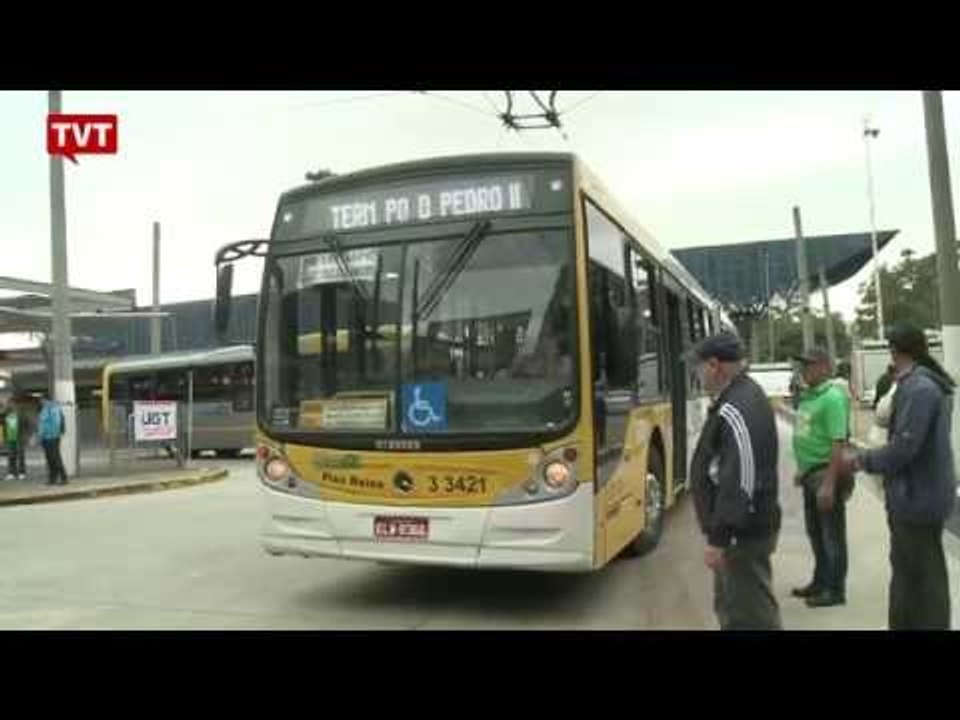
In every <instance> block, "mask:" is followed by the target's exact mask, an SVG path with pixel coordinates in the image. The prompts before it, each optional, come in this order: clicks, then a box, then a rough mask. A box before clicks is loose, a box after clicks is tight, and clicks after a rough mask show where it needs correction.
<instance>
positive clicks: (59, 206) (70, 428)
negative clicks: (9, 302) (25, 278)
mask: <svg viewBox="0 0 960 720" xmlns="http://www.w3.org/2000/svg"><path fill="white" fill-rule="evenodd" d="M62 107H63V97H62V93H61V92H60V91H59V90H51V91H50V92H49V94H48V108H49V112H50V114H58V113H60V112H61V111H62ZM65 196H66V193H65V189H64V178H63V156H62V155H50V266H51V268H50V269H51V275H52V280H53V293H52V297H51V300H52V301H53V302H52V309H53V317H52V318H51V319H50V322H51V325H52V330H53V332H52V333H51V341H52V348H51V354H52V355H53V388H51V389H52V391H53V393H52V394H53V398H54V399H55V400H56V401H57V402H58V403H60V406H61V408H62V409H63V415H64V419H65V420H66V426H67V427H66V432H65V433H64V435H63V445H62V447H63V453H62V455H63V465H64V469H65V470H66V471H67V475H68V476H69V477H75V476H76V474H77V467H78V466H79V462H80V452H79V450H80V448H79V445H80V444H79V442H78V439H79V436H80V428H79V427H78V423H77V420H78V413H77V405H76V392H75V390H74V384H73V348H72V347H71V337H72V333H71V328H70V296H69V294H68V292H67V208H66V200H65Z"/></svg>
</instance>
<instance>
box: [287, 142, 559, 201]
mask: <svg viewBox="0 0 960 720" xmlns="http://www.w3.org/2000/svg"><path fill="white" fill-rule="evenodd" d="M574 159H575V156H574V155H572V154H571V153H556V152H554V153H548V152H545V153H483V154H472V155H446V156H440V157H434V158H425V159H422V160H408V161H406V162H399V163H392V164H390V165H379V166H377V167H371V168H364V169H362V170H355V171H354V172H350V173H345V174H343V175H330V176H329V177H326V178H324V179H323V180H319V181H317V182H312V183H309V184H306V185H300V186H298V187H296V188H293V189H292V190H288V191H287V192H285V193H283V195H282V196H281V201H283V200H289V199H291V198H292V197H297V196H300V195H312V194H314V193H316V192H318V191H321V190H322V191H323V192H325V193H326V192H334V191H337V190H340V189H343V188H347V187H351V186H353V185H362V184H364V183H367V182H371V181H377V180H383V179H384V178H392V177H396V176H403V175H424V174H430V173H431V172H436V173H444V172H448V171H450V170H457V169H462V168H463V167H464V166H465V165H467V166H470V168H471V169H482V168H483V167H484V166H489V167H490V168H491V169H496V168H500V167H503V165H505V164H508V165H530V166H535V167H536V166H542V165H544V164H550V163H557V164H560V163H568V164H569V163H572V162H573V161H574Z"/></svg>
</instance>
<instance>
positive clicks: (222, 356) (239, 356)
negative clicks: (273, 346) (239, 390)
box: [104, 345, 254, 375]
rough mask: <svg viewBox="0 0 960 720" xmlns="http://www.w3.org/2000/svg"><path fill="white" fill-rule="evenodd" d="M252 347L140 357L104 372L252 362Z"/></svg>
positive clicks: (126, 360) (110, 367) (113, 363)
mask: <svg viewBox="0 0 960 720" xmlns="http://www.w3.org/2000/svg"><path fill="white" fill-rule="evenodd" d="M253 359H254V353H253V346H252V345H231V346H230V347H222V348H215V349H213V350H192V351H189V352H173V353H162V354H160V355H141V356H139V357H130V358H126V359H124V360H118V361H117V362H112V363H109V364H108V365H107V366H106V367H105V368H104V372H106V373H109V374H111V375H120V374H127V373H135V372H151V371H157V370H170V369H175V368H192V367H203V366H207V365H220V364H221V363H230V362H246V361H250V362H252V361H253Z"/></svg>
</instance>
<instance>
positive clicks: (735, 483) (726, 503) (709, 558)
mask: <svg viewBox="0 0 960 720" xmlns="http://www.w3.org/2000/svg"><path fill="white" fill-rule="evenodd" d="M743 356H744V354H743V346H742V345H741V344H740V341H739V340H738V339H737V337H736V336H735V335H732V334H729V333H720V334H719V335H714V336H711V337H708V338H706V339H704V340H703V341H702V342H701V343H700V344H699V345H698V346H697V347H696V349H695V350H694V352H693V355H692V358H691V360H692V362H693V364H694V365H695V366H696V368H697V373H698V374H699V376H700V379H701V381H702V383H703V385H704V387H706V389H707V391H708V392H709V393H710V395H711V396H713V397H714V398H715V399H714V402H713V404H712V405H711V407H710V411H709V413H708V415H707V421H706V423H705V424H704V427H703V431H702V432H701V434H700V441H699V442H698V443H697V448H696V451H695V452H694V456H693V462H692V465H691V468H690V476H691V479H692V489H693V496H694V503H695V506H696V511H697V520H698V522H699V524H700V529H701V532H703V534H704V535H705V536H706V540H707V548H706V550H705V552H704V560H705V562H706V565H707V567H709V568H710V569H711V570H713V572H714V593H715V595H714V610H715V612H716V614H717V619H718V621H719V623H720V628H721V629H723V630H779V629H781V627H782V623H781V620H780V608H779V606H778V604H777V599H776V596H775V595H774V594H773V571H772V569H771V565H770V556H771V555H772V554H773V552H774V550H775V549H776V545H777V536H778V534H779V532H780V504H779V502H778V499H777V451H778V440H777V426H776V420H775V419H774V415H773V408H772V406H771V405H770V401H769V400H768V398H767V396H766V394H765V393H764V391H763V389H762V388H761V387H760V386H759V385H758V384H757V383H756V382H755V381H754V380H753V379H752V378H751V377H750V376H749V375H748V374H747V373H746V372H745V371H744V368H743Z"/></svg>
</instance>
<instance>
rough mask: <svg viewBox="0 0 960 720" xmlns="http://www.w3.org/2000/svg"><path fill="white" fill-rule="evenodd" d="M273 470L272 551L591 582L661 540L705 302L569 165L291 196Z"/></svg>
mask: <svg viewBox="0 0 960 720" xmlns="http://www.w3.org/2000/svg"><path fill="white" fill-rule="evenodd" d="M245 255H258V256H261V257H264V259H265V260H264V271H263V280H262V286H261V291H260V301H259V311H258V312H259V317H258V330H257V343H256V351H257V378H256V382H257V387H256V398H257V461H256V464H257V471H258V476H259V479H260V483H259V488H260V492H261V494H262V501H263V505H262V506H263V511H264V520H265V521H264V525H263V529H262V532H261V543H262V545H263V547H264V548H265V550H266V551H267V552H269V553H271V554H273V555H294V556H303V557H315V556H320V557H338V558H347V559H363V560H374V561H379V562H386V563H411V564H432V565H445V566H458V567H470V568H511V569H530V570H541V571H589V570H596V569H599V568H601V567H603V566H604V565H606V564H607V563H609V562H610V561H611V560H613V559H614V558H616V557H618V556H621V555H641V554H645V553H647V552H649V551H651V550H652V549H653V548H654V547H655V546H656V545H657V544H658V542H659V540H660V536H661V533H662V529H663V520H664V512H665V511H666V510H668V509H669V508H670V507H671V506H672V505H674V503H675V502H677V498H678V497H679V496H680V494H681V493H682V492H683V491H684V490H685V489H686V488H687V486H688V483H689V478H688V477H687V468H688V467H689V458H690V455H691V454H692V449H693V447H694V445H695V440H696V437H697V435H698V433H699V431H700V429H701V427H702V425H703V423H704V421H705V419H706V411H707V408H708V400H707V399H706V397H705V394H704V392H703V390H702V388H701V387H700V386H699V384H698V380H697V378H696V375H695V373H693V372H692V371H691V369H690V368H689V366H688V364H687V362H686V360H685V357H686V353H687V352H688V351H689V350H690V348H691V347H692V345H693V344H694V343H696V342H697V341H698V340H699V339H700V338H702V337H703V336H705V335H706V334H708V333H710V332H712V331H713V330H714V329H715V328H717V327H719V325H718V323H719V322H720V318H721V315H720V313H719V311H718V310H717V308H716V306H715V304H714V303H713V301H712V299H711V298H710V297H709V296H708V295H707V293H706V292H705V291H704V290H703V289H702V287H700V286H699V285H698V284H697V282H696V281H695V280H694V279H693V277H692V276H691V275H690V274H689V273H687V272H686V271H685V269H684V268H683V267H682V266H681V265H680V264H679V262H677V261H676V260H675V259H674V258H673V257H672V256H671V255H670V254H669V253H667V252H666V251H664V249H663V248H662V247H661V246H660V245H659V244H657V242H656V241H655V240H654V239H653V237H652V236H651V235H650V234H649V233H648V232H646V231H645V230H644V229H643V228H642V227H641V226H640V225H639V224H638V223H637V222H636V221H635V220H634V219H633V218H632V216H631V215H630V213H629V212H627V211H626V210H625V209H624V207H623V206H622V205H621V204H619V203H618V202H617V201H616V200H615V199H614V198H613V196H612V195H611V194H610V193H609V192H607V191H606V190H605V189H604V187H603V185H602V184H601V183H600V182H599V180H598V179H597V178H596V177H595V176H594V175H593V174H592V173H591V172H590V171H589V170H588V169H587V167H586V166H585V165H584V163H583V162H582V161H581V160H580V159H578V158H577V157H576V156H574V155H571V154H558V153H546V154H526V153H525V154H497V155H473V156H461V157H447V158H439V159H430V160H422V161H415V162H408V163H402V164H396V165H391V166H387V167H380V168H375V169H370V170H364V171H359V172H353V173H350V174H347V175H341V176H329V177H326V178H325V179H322V180H320V181H318V182H314V183H311V184H309V185H306V186H303V187H300V188H297V189H293V190H291V191H289V192H286V193H285V194H283V195H282V196H281V197H280V200H279V205H278V207H277V210H276V215H275V219H274V223H273V226H272V231H271V235H270V238H269V239H268V240H261V241H244V242H242V243H234V244H231V245H229V246H225V247H224V248H221V250H220V251H219V252H218V253H217V257H216V260H215V266H216V267H217V298H218V304H217V326H218V329H219V331H222V330H223V329H224V327H225V324H226V323H227V322H229V316H230V313H229V297H230V287H231V283H232V271H233V263H234V262H235V261H237V260H239V259H241V258H242V257H244V256H245Z"/></svg>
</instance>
